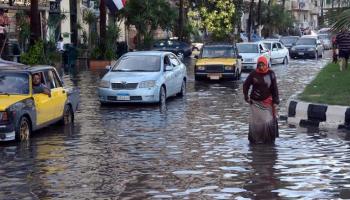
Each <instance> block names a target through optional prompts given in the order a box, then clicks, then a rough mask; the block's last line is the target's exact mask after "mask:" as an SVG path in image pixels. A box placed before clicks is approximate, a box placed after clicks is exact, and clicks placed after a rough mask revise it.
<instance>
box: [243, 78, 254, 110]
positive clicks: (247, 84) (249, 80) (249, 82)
mask: <svg viewBox="0 0 350 200" xmlns="http://www.w3.org/2000/svg"><path fill="white" fill-rule="evenodd" d="M252 74H253V72H251V73H250V74H249V76H248V77H247V79H246V80H245V81H244V83H243V94H244V100H245V101H246V102H248V103H249V101H250V99H249V96H248V92H249V89H250V86H251V85H252V79H253V78H252V76H253V75H252Z"/></svg>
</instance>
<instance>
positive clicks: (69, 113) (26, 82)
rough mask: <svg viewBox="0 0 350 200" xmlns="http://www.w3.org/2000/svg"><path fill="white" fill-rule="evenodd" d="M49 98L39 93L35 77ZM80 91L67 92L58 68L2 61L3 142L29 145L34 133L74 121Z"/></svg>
mask: <svg viewBox="0 0 350 200" xmlns="http://www.w3.org/2000/svg"><path fill="white" fill-rule="evenodd" d="M34 74H36V75H38V76H40V77H41V78H40V80H41V84H43V85H45V86H46V88H47V91H48V92H49V94H44V93H35V91H34V86H33V84H32V79H33V75H34ZM78 104H79V91H78V90H77V89H75V88H66V87H64V85H63V82H62V81H61V79H60V78H59V76H58V74H57V72H56V70H55V68H54V67H51V66H36V67H35V66H34V67H31V66H26V65H22V64H18V63H9V62H3V63H1V61H0V141H12V140H17V141H25V140H28V139H29V138H30V136H31V134H32V132H33V131H35V130H38V129H40V128H43V127H46V126H49V125H51V124H53V123H55V122H58V121H61V122H62V124H65V125H68V124H71V123H73V121H74V113H75V111H76V110H77V109H78Z"/></svg>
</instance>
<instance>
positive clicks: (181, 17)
mask: <svg viewBox="0 0 350 200" xmlns="http://www.w3.org/2000/svg"><path fill="white" fill-rule="evenodd" d="M178 26H179V28H178V31H179V32H178V37H179V39H180V40H183V37H184V35H183V29H184V0H180V4H179V21H178Z"/></svg>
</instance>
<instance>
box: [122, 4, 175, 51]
mask: <svg viewBox="0 0 350 200" xmlns="http://www.w3.org/2000/svg"><path fill="white" fill-rule="evenodd" d="M124 17H125V19H126V24H127V25H134V26H135V28H136V29H137V48H138V49H147V48H150V45H151V42H152V38H153V32H154V31H155V30H157V29H158V28H162V29H163V30H172V28H173V27H174V24H175V19H176V9H175V8H172V7H171V6H170V4H169V3H168V1H166V0H129V1H128V3H127V4H126V6H125V9H124Z"/></svg>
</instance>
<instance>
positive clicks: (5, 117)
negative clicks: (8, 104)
mask: <svg viewBox="0 0 350 200" xmlns="http://www.w3.org/2000/svg"><path fill="white" fill-rule="evenodd" d="M8 120H9V116H8V113H7V112H0V121H3V122H7V121H8Z"/></svg>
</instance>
